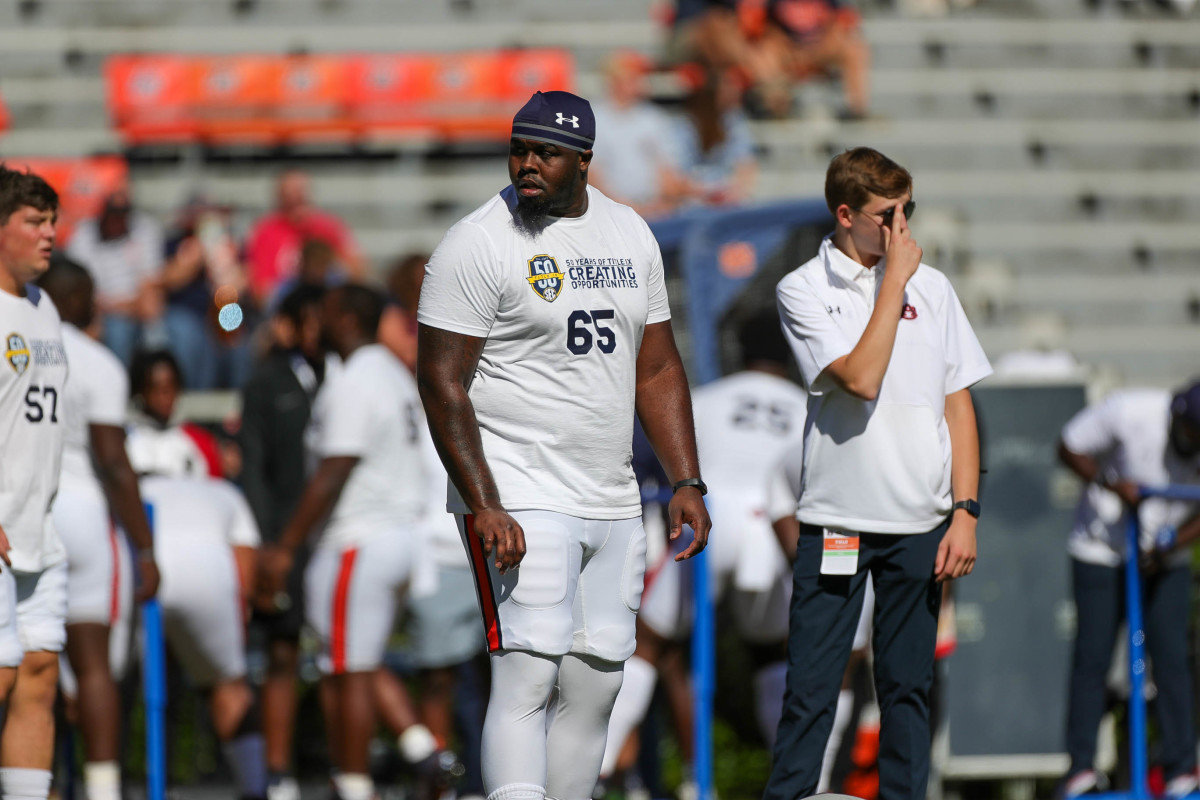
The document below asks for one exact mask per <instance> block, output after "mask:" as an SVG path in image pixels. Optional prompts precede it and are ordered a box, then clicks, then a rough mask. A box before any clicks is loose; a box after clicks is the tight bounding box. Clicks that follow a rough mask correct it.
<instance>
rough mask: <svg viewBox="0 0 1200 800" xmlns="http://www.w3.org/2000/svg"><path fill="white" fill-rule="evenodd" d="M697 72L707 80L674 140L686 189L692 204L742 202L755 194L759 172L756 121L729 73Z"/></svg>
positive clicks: (688, 103)
mask: <svg viewBox="0 0 1200 800" xmlns="http://www.w3.org/2000/svg"><path fill="white" fill-rule="evenodd" d="M697 77H698V78H699V79H700V81H701V82H700V83H699V85H698V86H697V87H696V88H695V89H694V90H693V91H692V92H691V94H690V95H689V96H688V98H687V100H686V102H685V113H684V115H683V116H682V117H681V118H680V119H678V120H676V124H675V135H674V141H673V146H672V149H673V150H674V151H675V153H676V159H677V162H678V165H679V168H680V169H681V170H682V172H683V174H684V178H685V182H686V186H685V190H684V191H685V194H686V196H687V198H688V201H689V202H690V203H692V204H701V205H709V206H723V205H737V204H739V203H742V202H745V201H746V200H747V199H749V197H750V195H751V194H752V193H753V191H754V183H755V180H756V179H757V176H758V164H757V161H756V160H755V155H754V139H753V136H752V134H751V132H750V125H749V123H748V122H747V121H746V116H745V115H744V114H743V113H742V111H741V109H740V108H739V107H738V93H737V87H736V85H735V84H734V82H733V79H732V77H731V76H730V74H729V73H720V74H710V75H706V76H697Z"/></svg>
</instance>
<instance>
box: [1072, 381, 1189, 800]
mask: <svg viewBox="0 0 1200 800" xmlns="http://www.w3.org/2000/svg"><path fill="white" fill-rule="evenodd" d="M1058 455H1059V458H1060V460H1061V461H1062V462H1063V464H1065V465H1066V466H1067V467H1068V468H1069V469H1070V470H1071V471H1072V472H1074V473H1075V474H1076V475H1078V476H1079V477H1080V478H1082V479H1083V480H1084V481H1085V482H1086V486H1087V488H1086V489H1085V490H1084V492H1083V496H1082V497H1081V498H1080V500H1079V506H1078V508H1077V509H1076V512H1075V527H1074V529H1073V530H1072V532H1071V537H1070V539H1069V540H1068V543H1067V553H1068V554H1069V555H1070V556H1071V570H1072V583H1073V586H1074V593H1075V608H1076V610H1077V612H1078V625H1077V628H1076V634H1075V649H1074V653H1073V655H1072V658H1071V686H1070V695H1069V698H1070V700H1069V705H1068V711H1067V753H1068V754H1069V755H1070V757H1071V766H1070V768H1069V769H1068V771H1067V775H1066V778H1065V780H1064V781H1063V784H1062V786H1061V787H1060V790H1059V794H1060V796H1061V797H1075V796H1077V795H1081V794H1086V793H1090V792H1093V791H1095V790H1097V789H1101V790H1102V789H1103V788H1104V786H1105V784H1106V783H1107V782H1106V780H1105V778H1104V775H1103V774H1102V773H1099V772H1097V771H1096V768H1095V764H1094V759H1095V756H1096V738H1097V733H1098V730H1099V727H1100V718H1101V717H1102V716H1103V714H1104V707H1105V679H1106V676H1107V674H1108V669H1109V665H1110V662H1111V660H1112V652H1113V644H1114V643H1115V642H1116V638H1117V630H1118V628H1119V627H1120V625H1121V621H1122V617H1123V616H1124V601H1123V598H1124V578H1123V572H1124V568H1123V566H1122V565H1123V564H1124V562H1125V559H1126V557H1127V555H1126V547H1125V541H1126V540H1125V536H1126V534H1125V519H1126V514H1128V513H1136V514H1137V515H1138V519H1139V521H1140V523H1141V533H1142V537H1141V541H1140V542H1139V550H1140V553H1139V557H1140V558H1141V560H1142V572H1143V574H1144V575H1145V583H1144V586H1143V591H1144V593H1145V598H1146V600H1145V614H1146V616H1145V629H1146V647H1147V649H1148V651H1149V654H1150V660H1151V661H1152V662H1153V664H1154V682H1155V685H1156V687H1157V689H1158V696H1157V700H1156V701H1155V703H1154V711H1155V716H1156V717H1157V718H1158V723H1159V724H1158V731H1159V737H1160V741H1159V748H1158V750H1159V759H1160V761H1161V763H1162V767H1163V773H1164V774H1163V777H1164V778H1165V779H1166V796H1167V797H1183V796H1184V795H1186V794H1189V793H1191V792H1194V791H1196V788H1197V777H1196V732H1195V722H1194V720H1193V713H1194V706H1193V703H1192V670H1191V666H1190V657H1189V655H1188V650H1189V646H1188V621H1189V619H1190V614H1189V609H1190V606H1191V581H1192V576H1191V566H1190V565H1191V546H1192V545H1193V544H1194V543H1195V541H1196V539H1197V538H1200V515H1198V514H1197V513H1196V512H1197V508H1196V504H1194V503H1188V502H1183V501H1175V500H1164V499H1161V498H1150V499H1143V498H1142V496H1141V490H1140V487H1141V486H1163V485H1166V484H1181V483H1182V484H1195V483H1200V477H1198V476H1200V473H1198V472H1197V470H1198V468H1200V382H1197V383H1193V384H1192V385H1191V386H1189V387H1187V388H1185V389H1184V390H1183V391H1181V392H1179V393H1178V394H1176V395H1175V396H1174V397H1172V396H1171V394H1170V393H1168V392H1165V391H1159V390H1152V389H1127V390H1122V391H1118V392H1113V393H1112V394H1110V395H1109V396H1108V398H1107V399H1105V401H1104V402H1103V403H1101V404H1099V405H1096V406H1092V407H1089V408H1086V409H1084V410H1083V411H1080V412H1079V413H1078V414H1076V415H1075V416H1074V417H1072V418H1071V420H1070V421H1069V422H1068V423H1067V424H1066V426H1065V427H1064V428H1063V431H1062V438H1061V440H1060V442H1059V450H1058Z"/></svg>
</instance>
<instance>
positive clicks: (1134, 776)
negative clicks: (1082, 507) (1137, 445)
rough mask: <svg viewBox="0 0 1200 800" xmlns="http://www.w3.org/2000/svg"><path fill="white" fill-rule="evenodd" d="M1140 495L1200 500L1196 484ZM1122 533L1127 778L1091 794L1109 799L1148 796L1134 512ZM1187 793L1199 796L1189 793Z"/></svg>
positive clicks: (1133, 799) (1143, 642)
mask: <svg viewBox="0 0 1200 800" xmlns="http://www.w3.org/2000/svg"><path fill="white" fill-rule="evenodd" d="M1139 488H1140V491H1141V496H1142V497H1143V498H1146V497H1162V498H1165V499H1167V500H1186V501H1190V502H1200V486H1181V485H1178V486H1161V487H1151V486H1142V487H1139ZM1127 516H1128V520H1129V523H1128V526H1127V527H1126V533H1125V556H1126V557H1125V603H1126V609H1127V610H1126V621H1127V622H1128V628H1129V781H1130V786H1129V788H1128V789H1127V790H1126V791H1123V792H1108V793H1106V794H1102V795H1094V796H1095V797H1103V798H1111V799H1112V800H1117V799H1118V798H1119V800H1150V798H1151V797H1153V795H1152V794H1150V783H1149V781H1148V780H1147V773H1148V769H1147V760H1146V693H1145V688H1146V633H1145V629H1144V626H1143V623H1142V576H1141V573H1140V572H1139V571H1138V539H1139V534H1140V532H1141V531H1140V527H1139V525H1138V515H1137V514H1136V513H1134V514H1128V515H1127ZM1188 797H1200V793H1192V794H1190V795H1188Z"/></svg>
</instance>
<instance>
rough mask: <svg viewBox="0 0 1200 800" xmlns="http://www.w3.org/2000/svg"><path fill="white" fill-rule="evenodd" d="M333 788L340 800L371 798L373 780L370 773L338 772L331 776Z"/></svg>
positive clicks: (372, 794)
mask: <svg viewBox="0 0 1200 800" xmlns="http://www.w3.org/2000/svg"><path fill="white" fill-rule="evenodd" d="M333 788H334V789H335V790H336V791H337V795H338V798H339V799H340V800H373V798H374V797H375V782H374V781H373V780H371V776H370V775H363V774H360V773H357V772H339V773H338V774H336V775H334V776H333Z"/></svg>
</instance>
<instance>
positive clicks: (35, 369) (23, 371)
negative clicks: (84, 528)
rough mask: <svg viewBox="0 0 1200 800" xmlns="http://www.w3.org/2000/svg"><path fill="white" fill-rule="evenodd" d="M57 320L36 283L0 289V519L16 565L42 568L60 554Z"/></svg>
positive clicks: (62, 370) (63, 378) (62, 383)
mask: <svg viewBox="0 0 1200 800" xmlns="http://www.w3.org/2000/svg"><path fill="white" fill-rule="evenodd" d="M61 327H62V326H61V323H60V321H59V318H58V309H56V308H55V307H54V303H53V302H52V301H51V300H50V296H49V295H47V294H46V293H45V292H43V291H41V290H40V289H38V288H37V287H36V286H33V285H30V286H27V287H26V296H25V297H17V296H15V295H11V294H9V293H8V292H3V291H0V336H3V337H4V338H3V345H4V363H3V364H0V527H3V528H4V533H5V535H6V536H8V541H9V544H11V545H12V552H11V553H10V557H11V558H12V568H13V569H14V570H16V571H18V572H40V571H41V570H43V569H45V568H46V567H49V566H53V565H54V564H57V563H58V562H60V561H62V560H63V558H64V557H65V555H66V554H65V552H64V551H63V546H62V542H61V541H60V540H59V538H58V533H57V532H56V531H55V529H54V522H53V520H52V519H51V517H50V503H51V502H52V501H53V500H54V495H55V493H56V492H57V491H58V475H59V470H60V468H61V464H62V449H63V432H64V428H65V427H66V426H65V420H64V415H63V408H62V396H63V390H64V389H65V388H66V385H67V354H66V352H65V351H64V350H63V344H62V330H61Z"/></svg>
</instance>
